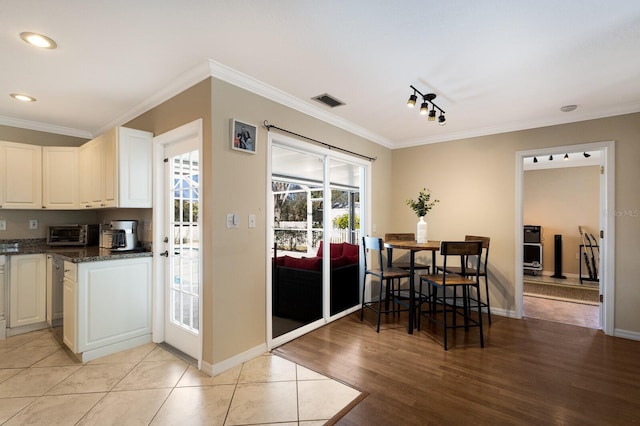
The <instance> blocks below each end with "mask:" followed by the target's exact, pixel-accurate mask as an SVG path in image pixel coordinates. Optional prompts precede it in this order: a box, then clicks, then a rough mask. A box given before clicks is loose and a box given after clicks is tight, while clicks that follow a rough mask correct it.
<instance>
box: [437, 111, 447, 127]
mask: <svg viewBox="0 0 640 426" xmlns="http://www.w3.org/2000/svg"><path fill="white" fill-rule="evenodd" d="M438 124H439V125H441V126H444V125H445V124H447V119H446V118H444V114H443V113H440V116H438Z"/></svg>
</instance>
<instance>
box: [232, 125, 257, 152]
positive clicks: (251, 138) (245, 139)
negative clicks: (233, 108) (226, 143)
mask: <svg viewBox="0 0 640 426" xmlns="http://www.w3.org/2000/svg"><path fill="white" fill-rule="evenodd" d="M230 127H231V149H235V150H237V151H242V152H247V153H249V154H255V153H256V145H257V142H258V141H257V140H256V137H257V133H258V128H257V127H256V126H254V125H253V124H249V123H245V122H242V121H239V120H236V119H235V118H232V119H231V126H230Z"/></svg>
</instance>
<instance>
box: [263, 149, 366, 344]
mask: <svg viewBox="0 0 640 426" xmlns="http://www.w3.org/2000/svg"><path fill="white" fill-rule="evenodd" d="M364 177H365V165H364V164H362V162H358V161H356V160H354V161H353V162H352V161H349V158H348V157H346V156H336V155H332V153H327V152H323V151H322V150H321V149H318V148H317V147H314V146H312V145H308V146H307V144H305V143H303V142H300V141H297V140H295V141H293V140H290V139H289V138H284V137H281V138H278V140H276V139H275V138H274V140H273V141H272V144H271V188H270V189H271V197H270V209H272V212H271V213H272V218H273V222H272V229H273V231H272V235H271V244H272V247H271V248H272V257H271V262H270V263H271V264H270V267H271V293H270V294H271V330H270V331H271V336H272V339H278V338H281V336H285V337H283V338H281V339H280V340H283V339H287V336H290V337H291V338H293V337H296V336H298V335H301V334H303V333H305V332H307V331H308V330H310V329H313V328H316V327H319V326H321V325H323V324H324V323H326V322H327V321H330V320H331V319H333V318H337V317H339V316H342V315H344V314H345V313H348V312H349V311H350V310H353V309H355V307H357V306H359V303H360V300H359V294H360V290H359V288H360V278H359V277H360V256H361V253H360V247H359V245H360V239H361V237H360V226H361V220H362V212H361V198H362V188H363V186H364V181H365V179H364Z"/></svg>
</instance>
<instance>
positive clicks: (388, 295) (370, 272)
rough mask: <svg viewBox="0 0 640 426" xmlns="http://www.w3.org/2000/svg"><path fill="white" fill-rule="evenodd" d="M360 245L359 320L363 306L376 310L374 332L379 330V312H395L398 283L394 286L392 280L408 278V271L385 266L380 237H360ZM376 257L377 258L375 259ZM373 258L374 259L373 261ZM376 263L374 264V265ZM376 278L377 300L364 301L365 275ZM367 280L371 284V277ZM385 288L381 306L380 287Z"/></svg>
mask: <svg viewBox="0 0 640 426" xmlns="http://www.w3.org/2000/svg"><path fill="white" fill-rule="evenodd" d="M362 246H363V248H364V252H365V256H364V278H363V282H362V308H361V309H360V321H362V320H363V319H364V310H365V308H368V309H371V310H372V311H374V312H376V313H377V315H378V324H377V327H376V332H378V333H379V332H380V314H381V313H385V314H388V313H390V312H393V313H395V312H396V310H395V309H394V304H395V301H394V300H395V298H396V296H398V294H397V293H398V291H399V288H400V285H399V283H398V287H397V288H396V287H395V285H394V282H395V281H396V280H398V281H399V280H400V279H401V278H409V277H410V273H409V271H407V270H406V269H400V268H394V267H389V266H386V265H385V263H384V261H383V258H382V251H383V248H384V243H383V241H382V238H376V237H362ZM367 252H370V253H371V264H370V265H368V264H367V263H368V262H367V256H366V254H367ZM376 258H377V259H376ZM374 259H375V260H376V261H374ZM376 263H377V265H376V266H374V265H375V264H376ZM368 276H369V277H371V278H374V277H375V278H378V284H379V289H378V300H377V301H375V300H370V301H368V302H367V301H365V297H364V296H365V290H366V287H367V277H368ZM369 282H370V283H371V284H373V279H370V280H369ZM383 287H384V288H385V298H384V299H385V306H384V308H383V307H382V299H383V298H382V288H383ZM389 302H391V310H390V307H389Z"/></svg>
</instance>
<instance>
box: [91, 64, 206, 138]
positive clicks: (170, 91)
mask: <svg viewBox="0 0 640 426" xmlns="http://www.w3.org/2000/svg"><path fill="white" fill-rule="evenodd" d="M210 76H211V74H210V72H209V67H208V65H207V63H206V62H204V63H201V64H199V65H197V66H196V67H194V68H192V69H190V70H187V71H186V72H184V73H182V74H180V75H178V76H177V77H176V78H174V79H172V80H171V81H170V82H168V83H167V84H165V85H164V86H163V87H162V88H161V89H160V90H158V91H157V92H155V93H154V94H153V95H152V96H151V97H149V98H147V99H145V100H143V101H142V102H140V103H138V104H137V105H135V106H134V107H133V108H131V109H129V110H128V111H126V112H125V113H123V114H121V115H119V116H118V117H116V118H115V119H113V120H111V121H110V122H108V123H106V124H105V125H104V126H102V127H101V128H100V129H98V130H97V131H96V134H98V135H99V134H102V133H104V132H106V131H108V130H109V129H112V128H114V127H117V126H122V125H123V124H124V123H126V122H128V121H131V120H133V119H134V118H136V117H139V116H140V115H142V114H144V113H145V112H147V111H149V110H150V109H152V108H155V107H157V106H158V105H160V104H162V103H163V102H166V101H168V100H169V99H171V98H173V97H174V96H176V95H178V94H180V93H182V92H184V91H185V90H187V89H189V88H191V87H193V86H194V85H196V84H198V83H200V82H201V81H202V80H205V79H207V78H209V77H210Z"/></svg>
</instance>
